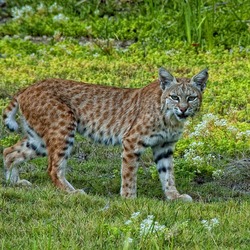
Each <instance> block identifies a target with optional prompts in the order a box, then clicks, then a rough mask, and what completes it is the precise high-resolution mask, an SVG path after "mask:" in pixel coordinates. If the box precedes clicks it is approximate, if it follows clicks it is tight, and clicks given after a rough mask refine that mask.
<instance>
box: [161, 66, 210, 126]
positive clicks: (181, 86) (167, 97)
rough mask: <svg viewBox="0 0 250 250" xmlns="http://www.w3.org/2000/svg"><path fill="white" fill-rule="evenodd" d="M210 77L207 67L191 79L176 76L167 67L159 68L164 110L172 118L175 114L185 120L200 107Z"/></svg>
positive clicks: (180, 119) (179, 119)
mask: <svg viewBox="0 0 250 250" xmlns="http://www.w3.org/2000/svg"><path fill="white" fill-rule="evenodd" d="M207 79H208V71H207V69H204V70H202V71H201V72H200V73H199V74H197V75H195V76H193V77H192V78H191V79H187V78H177V79H176V78H175V77H174V76H173V75H171V74H170V73H169V72H168V71H167V70H166V69H164V68H160V69H159V81H160V86H161V89H162V91H163V93H162V100H161V102H162V110H163V112H165V114H166V115H167V116H168V117H169V118H170V117H172V116H173V115H174V116H175V117H176V119H177V120H178V121H181V122H182V121H185V120H186V118H187V117H189V116H193V115H194V114H195V113H196V112H197V111H198V110H199V108H200V105H201V100H202V93H203V91H204V89H205V87H206V82H207Z"/></svg>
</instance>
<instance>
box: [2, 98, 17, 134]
mask: <svg viewBox="0 0 250 250" xmlns="http://www.w3.org/2000/svg"><path fill="white" fill-rule="evenodd" d="M18 107H19V105H18V102H17V100H16V99H13V100H12V101H11V102H10V103H9V105H8V106H7V107H6V109H5V110H4V112H3V120H4V124H5V125H6V127H7V128H8V129H9V130H10V131H12V132H13V131H17V130H18V127H19V126H18V124H17V122H16V119H15V116H16V113H17V111H18Z"/></svg>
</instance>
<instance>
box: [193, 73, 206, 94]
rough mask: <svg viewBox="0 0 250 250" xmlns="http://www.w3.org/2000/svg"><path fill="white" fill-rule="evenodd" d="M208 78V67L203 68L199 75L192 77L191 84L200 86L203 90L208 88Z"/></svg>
mask: <svg viewBox="0 0 250 250" xmlns="http://www.w3.org/2000/svg"><path fill="white" fill-rule="evenodd" d="M207 79H208V69H204V70H202V71H201V72H200V73H198V74H197V75H195V76H193V77H192V79H191V84H192V85H193V86H195V87H196V88H198V89H199V90H200V91H201V92H203V91H204V89H205V88H206V82H207Z"/></svg>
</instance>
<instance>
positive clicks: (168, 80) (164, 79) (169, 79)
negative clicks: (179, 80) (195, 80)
mask: <svg viewBox="0 0 250 250" xmlns="http://www.w3.org/2000/svg"><path fill="white" fill-rule="evenodd" d="M159 80H160V85H161V89H162V90H165V89H166V88H169V87H170V86H171V85H172V84H175V83H176V79H175V77H174V76H172V75H171V74H170V73H169V72H168V71H167V70H166V69H164V68H162V67H161V68H160V69H159Z"/></svg>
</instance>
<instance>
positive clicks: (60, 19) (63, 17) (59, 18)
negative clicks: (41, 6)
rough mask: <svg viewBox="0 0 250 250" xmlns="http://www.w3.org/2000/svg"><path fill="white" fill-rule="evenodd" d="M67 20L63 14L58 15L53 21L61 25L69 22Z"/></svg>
mask: <svg viewBox="0 0 250 250" xmlns="http://www.w3.org/2000/svg"><path fill="white" fill-rule="evenodd" d="M67 20H69V18H68V17H66V16H65V15H64V14H62V13H60V14H58V15H56V16H54V17H53V21H54V22H59V23H60V22H64V21H67Z"/></svg>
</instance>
